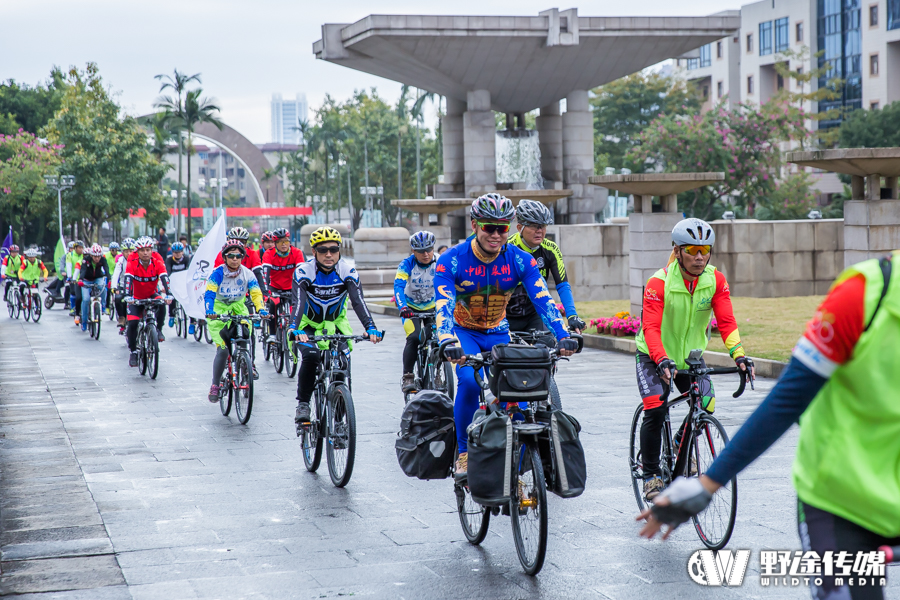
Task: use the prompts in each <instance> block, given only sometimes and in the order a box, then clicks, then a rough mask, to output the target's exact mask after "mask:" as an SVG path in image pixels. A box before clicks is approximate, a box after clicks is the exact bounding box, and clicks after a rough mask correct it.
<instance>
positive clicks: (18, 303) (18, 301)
mask: <svg viewBox="0 0 900 600" xmlns="http://www.w3.org/2000/svg"><path fill="white" fill-rule="evenodd" d="M15 305H16V306H15V314H16V318H17V319H18V318H19V315H21V314H22V295H21V294H20V293H19V290H16V301H15ZM10 316H12V315H10Z"/></svg>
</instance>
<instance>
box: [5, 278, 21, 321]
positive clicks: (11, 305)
mask: <svg viewBox="0 0 900 600" xmlns="http://www.w3.org/2000/svg"><path fill="white" fill-rule="evenodd" d="M12 281H13V283H12V285H11V286H9V289H8V290H7V291H6V310H7V311H9V318H10V319H18V318H19V314H20V313H21V312H22V307H21V306H20V305H19V280H18V279H13V280H12Z"/></svg>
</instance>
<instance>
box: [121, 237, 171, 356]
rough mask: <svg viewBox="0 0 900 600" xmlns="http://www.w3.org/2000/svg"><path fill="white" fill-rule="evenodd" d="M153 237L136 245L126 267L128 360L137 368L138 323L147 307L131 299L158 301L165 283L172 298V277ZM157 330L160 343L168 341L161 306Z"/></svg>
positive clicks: (144, 238)
mask: <svg viewBox="0 0 900 600" xmlns="http://www.w3.org/2000/svg"><path fill="white" fill-rule="evenodd" d="M153 244H154V241H153V238H150V237H147V236H144V237H142V238H140V239H138V241H137V242H136V243H135V248H136V250H137V251H136V252H135V253H133V254H132V255H131V256H130V257H128V264H127V265H126V267H125V303H126V304H129V306H128V332H127V334H126V338H127V339H128V349H129V350H131V356H130V357H129V358H128V364H129V366H132V367H136V366H137V365H138V352H137V329H138V321H140V320H141V317H142V316H143V314H144V310H146V309H147V308H148V307H147V306H137V305H134V304H130V302H131V301H132V300H147V299H150V298H158V297H159V293H158V291H157V286H158V285H159V284H162V286H163V289H164V290H165V292H166V294H167V295H169V294H171V292H170V291H169V275H168V274H167V273H166V264H165V263H164V262H163V261H162V258H161V257H160V255H159V254H158V253H157V252H154V251H153ZM171 302H172V298H171V296H169V297H167V298H166V304H170V303H171ZM155 316H156V331H157V333H158V335H159V341H160V342H164V341H166V337H165V336H164V335H163V332H162V325H163V323H164V322H165V317H166V307H165V306H159V307H157V308H156V315H155Z"/></svg>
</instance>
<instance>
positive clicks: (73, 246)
mask: <svg viewBox="0 0 900 600" xmlns="http://www.w3.org/2000/svg"><path fill="white" fill-rule="evenodd" d="M66 249H68V250H69V251H70V252H71V251H72V250H74V249H75V242H69V243H68V244H66Z"/></svg>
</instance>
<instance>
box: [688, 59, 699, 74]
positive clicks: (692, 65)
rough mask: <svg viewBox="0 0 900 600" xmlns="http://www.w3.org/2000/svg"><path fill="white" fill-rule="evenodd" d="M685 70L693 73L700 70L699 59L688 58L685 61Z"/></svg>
mask: <svg viewBox="0 0 900 600" xmlns="http://www.w3.org/2000/svg"><path fill="white" fill-rule="evenodd" d="M685 63H686V66H687V70H688V71H693V70H694V69H699V68H700V59H699V58H689V59H687V60H685Z"/></svg>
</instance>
